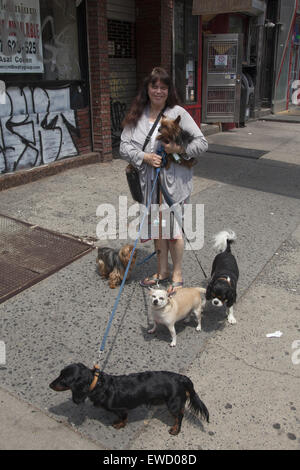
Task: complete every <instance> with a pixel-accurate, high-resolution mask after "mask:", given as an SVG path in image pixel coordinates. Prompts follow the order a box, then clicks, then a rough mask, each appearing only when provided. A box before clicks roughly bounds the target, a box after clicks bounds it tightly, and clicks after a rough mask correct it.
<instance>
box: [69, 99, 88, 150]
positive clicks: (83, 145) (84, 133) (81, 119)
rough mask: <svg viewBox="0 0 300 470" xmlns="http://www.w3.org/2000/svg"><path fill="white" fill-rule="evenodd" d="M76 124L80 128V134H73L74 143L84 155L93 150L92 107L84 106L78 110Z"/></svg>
mask: <svg viewBox="0 0 300 470" xmlns="http://www.w3.org/2000/svg"><path fill="white" fill-rule="evenodd" d="M75 112H76V124H77V129H78V130H79V132H78V136H73V140H74V143H75V145H76V148H77V149H78V153H79V154H81V155H84V154H85V153H90V152H91V150H92V142H91V125H90V109H89V108H88V107H87V108H83V109H77V110H76V111H75Z"/></svg>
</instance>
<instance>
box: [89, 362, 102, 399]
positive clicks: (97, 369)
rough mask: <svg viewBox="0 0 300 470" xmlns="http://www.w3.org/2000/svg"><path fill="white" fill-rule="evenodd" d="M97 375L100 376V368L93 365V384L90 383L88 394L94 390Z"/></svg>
mask: <svg viewBox="0 0 300 470" xmlns="http://www.w3.org/2000/svg"><path fill="white" fill-rule="evenodd" d="M99 375H100V367H99V366H98V365H97V364H95V365H94V378H93V382H92V383H91V385H90V387H89V392H92V391H93V390H94V389H95V387H96V385H97V383H98V379H99Z"/></svg>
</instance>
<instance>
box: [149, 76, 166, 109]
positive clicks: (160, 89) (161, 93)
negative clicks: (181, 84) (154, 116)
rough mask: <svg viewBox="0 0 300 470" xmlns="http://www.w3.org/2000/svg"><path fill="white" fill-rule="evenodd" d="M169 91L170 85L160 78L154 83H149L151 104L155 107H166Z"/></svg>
mask: <svg viewBox="0 0 300 470" xmlns="http://www.w3.org/2000/svg"><path fill="white" fill-rule="evenodd" d="M168 93H169V89H168V86H167V85H165V84H164V83H163V82H161V81H160V80H158V81H157V82H155V83H154V85H152V83H149V85H148V95H149V99H150V102H151V104H152V105H153V106H155V107H162V108H163V107H164V105H165V104H166V101H167V98H168Z"/></svg>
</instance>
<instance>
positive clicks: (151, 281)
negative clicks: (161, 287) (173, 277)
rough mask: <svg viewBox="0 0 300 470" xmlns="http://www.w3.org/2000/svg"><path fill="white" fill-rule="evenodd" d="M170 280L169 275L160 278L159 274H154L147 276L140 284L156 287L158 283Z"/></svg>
mask: <svg viewBox="0 0 300 470" xmlns="http://www.w3.org/2000/svg"><path fill="white" fill-rule="evenodd" d="M168 281H169V277H166V278H164V279H159V278H158V277H157V274H153V276H151V277H146V278H145V279H143V280H142V281H140V286H142V287H154V286H157V285H158V284H164V283H166V282H168Z"/></svg>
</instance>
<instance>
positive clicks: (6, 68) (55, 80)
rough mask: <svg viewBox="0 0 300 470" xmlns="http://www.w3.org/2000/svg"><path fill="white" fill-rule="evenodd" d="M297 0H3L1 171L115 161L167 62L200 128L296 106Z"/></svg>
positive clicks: (0, 10) (0, 31) (0, 35)
mask: <svg viewBox="0 0 300 470" xmlns="http://www.w3.org/2000/svg"><path fill="white" fill-rule="evenodd" d="M298 3H299V2H298V0H285V1H283V0H267V1H263V0H222V1H218V0H215V1H214V2H211V1H208V0H22V2H20V1H19V0H0V41H1V42H0V178H1V174H2V175H4V174H7V173H15V172H17V171H19V170H22V169H28V168H34V167H42V166H44V165H51V164H53V163H56V162H59V161H61V160H64V159H66V158H70V157H72V158H73V159H76V158H78V157H83V158H84V157H85V156H90V155H91V154H93V155H95V156H96V161H100V162H101V161H109V160H111V159H112V158H113V149H114V148H117V146H118V143H119V138H120V133H121V123H122V120H123V118H124V115H125V113H126V111H127V110H128V108H129V106H130V103H131V101H132V99H133V97H134V96H135V94H136V92H137V89H138V87H139V85H140V83H141V80H142V79H143V77H144V76H145V75H146V74H148V73H149V72H150V71H151V70H152V68H153V67H154V66H157V65H162V66H163V67H165V68H166V69H167V70H168V71H169V73H170V74H171V75H172V77H173V79H174V82H175V84H176V87H177V90H178V93H179V96H180V98H181V101H182V103H183V106H185V107H186V109H187V110H188V111H189V112H190V113H191V115H192V116H193V117H194V119H195V121H196V122H197V124H198V125H200V124H201V123H204V122H206V123H214V122H223V123H231V122H235V123H237V124H239V123H243V122H244V121H245V120H247V119H249V118H251V117H252V118H257V117H259V116H260V114H261V112H262V110H263V109H268V110H270V111H273V112H277V111H278V110H283V109H287V107H288V106H290V105H291V104H293V98H295V93H296V91H295V90H296V89H295V86H296V83H298V81H299V79H300V76H299V67H300V60H299V45H300V36H299V25H300V20H299V18H300V15H299V13H300V12H299V5H298Z"/></svg>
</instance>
